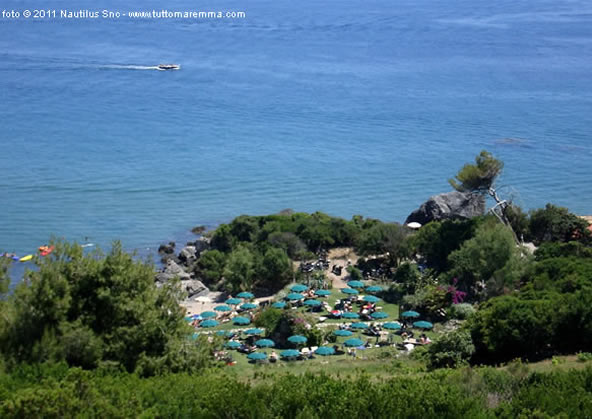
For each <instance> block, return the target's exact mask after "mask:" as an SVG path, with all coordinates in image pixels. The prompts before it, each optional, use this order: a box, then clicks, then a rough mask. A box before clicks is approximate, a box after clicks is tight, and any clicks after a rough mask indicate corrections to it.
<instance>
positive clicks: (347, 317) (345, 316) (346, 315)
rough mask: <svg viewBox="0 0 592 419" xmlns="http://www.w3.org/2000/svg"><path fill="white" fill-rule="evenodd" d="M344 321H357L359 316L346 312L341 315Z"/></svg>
mask: <svg viewBox="0 0 592 419" xmlns="http://www.w3.org/2000/svg"><path fill="white" fill-rule="evenodd" d="M341 317H343V318H344V319H359V318H360V315H359V314H358V313H352V312H351V311H347V312H345V313H343V314H342V315H341Z"/></svg>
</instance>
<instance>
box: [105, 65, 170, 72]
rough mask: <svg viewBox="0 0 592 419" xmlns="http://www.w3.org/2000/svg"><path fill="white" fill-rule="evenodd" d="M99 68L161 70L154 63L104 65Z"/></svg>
mask: <svg viewBox="0 0 592 419" xmlns="http://www.w3.org/2000/svg"><path fill="white" fill-rule="evenodd" d="M101 68H104V69H108V70H158V71H162V69H160V68H158V66H156V65H151V66H147V65H104V66H101Z"/></svg>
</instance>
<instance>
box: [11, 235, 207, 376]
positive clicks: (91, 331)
mask: <svg viewBox="0 0 592 419" xmlns="http://www.w3.org/2000/svg"><path fill="white" fill-rule="evenodd" d="M54 244H55V246H56V248H55V250H54V252H53V253H52V256H51V258H44V259H42V260H39V261H38V270H37V271H28V272H27V273H26V276H25V279H24V281H23V282H21V283H20V284H19V285H18V286H17V287H16V288H15V290H14V293H12V294H11V295H8V296H5V300H4V301H3V302H2V304H3V307H2V308H3V310H2V312H3V316H2V318H1V319H0V322H1V323H0V351H1V352H2V356H3V359H4V362H5V363H6V365H8V366H11V365H17V364H19V363H22V362H26V363H39V362H46V361H51V362H57V361H62V360H64V361H67V362H68V364H69V365H72V366H81V367H84V368H95V367H97V366H101V365H110V366H111V367H114V368H123V369H125V370H127V371H134V370H135V371H138V372H140V373H142V374H146V375H151V374H155V373H161V372H166V371H178V370H193V369H199V368H202V367H203V366H205V365H206V364H207V363H208V362H209V357H208V356H206V354H204V350H203V347H199V346H198V345H195V344H193V345H191V344H187V336H188V334H189V333H190V330H189V329H188V326H187V324H185V322H184V321H183V313H182V311H181V310H180V308H179V305H178V303H177V299H178V295H177V291H176V289H177V288H176V287H175V286H174V284H172V285H171V286H164V287H162V288H160V289H158V288H156V286H155V285H154V268H153V267H152V266H150V265H146V264H144V263H141V262H137V261H134V259H133V258H132V257H131V256H130V255H128V254H126V253H124V252H123V251H122V250H121V246H120V245H119V244H117V243H116V244H115V245H114V246H113V249H112V250H111V252H110V253H108V254H107V255H102V254H100V253H99V252H95V253H92V254H89V255H85V254H84V253H83V250H82V248H81V247H80V246H77V245H70V244H67V243H62V242H58V243H54Z"/></svg>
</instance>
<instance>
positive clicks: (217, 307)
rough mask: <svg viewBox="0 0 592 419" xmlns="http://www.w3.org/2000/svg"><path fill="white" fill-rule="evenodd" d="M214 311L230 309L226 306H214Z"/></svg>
mask: <svg viewBox="0 0 592 419" xmlns="http://www.w3.org/2000/svg"><path fill="white" fill-rule="evenodd" d="M214 310H216V311H232V309H231V308H230V307H228V306H226V305H221V306H216V307H214Z"/></svg>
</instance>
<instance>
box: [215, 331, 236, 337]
mask: <svg viewBox="0 0 592 419" xmlns="http://www.w3.org/2000/svg"><path fill="white" fill-rule="evenodd" d="M232 335H234V333H233V332H231V331H230V330H218V331H217V332H216V336H232Z"/></svg>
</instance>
